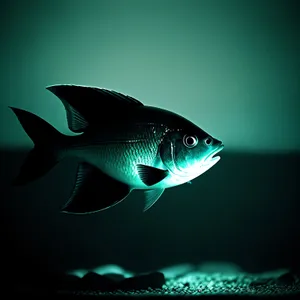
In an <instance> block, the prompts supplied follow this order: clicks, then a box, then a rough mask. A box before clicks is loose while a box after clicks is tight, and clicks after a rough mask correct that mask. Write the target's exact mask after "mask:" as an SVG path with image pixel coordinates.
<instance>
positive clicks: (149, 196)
mask: <svg viewBox="0 0 300 300" xmlns="http://www.w3.org/2000/svg"><path fill="white" fill-rule="evenodd" d="M164 191H165V189H153V190H147V191H146V192H145V196H146V201H145V207H144V212H145V211H146V210H148V209H149V208H150V207H151V206H152V205H153V204H154V203H155V202H156V201H157V200H158V199H159V198H160V196H161V195H162V194H163V192H164Z"/></svg>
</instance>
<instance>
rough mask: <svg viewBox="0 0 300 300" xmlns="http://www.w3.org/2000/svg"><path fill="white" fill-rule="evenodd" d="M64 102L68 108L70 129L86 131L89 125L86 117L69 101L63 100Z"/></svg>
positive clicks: (77, 131)
mask: <svg viewBox="0 0 300 300" xmlns="http://www.w3.org/2000/svg"><path fill="white" fill-rule="evenodd" d="M62 103H63V105H64V107H65V109H66V113H67V121H68V127H69V129H70V130H71V131H73V132H76V133H79V132H83V131H85V129H86V128H87V127H88V126H89V123H88V122H87V121H86V120H85V118H84V117H83V116H82V115H81V114H80V113H79V112H78V111H77V110H76V109H75V108H74V107H73V106H71V105H70V104H69V103H68V102H66V101H64V100H62Z"/></svg>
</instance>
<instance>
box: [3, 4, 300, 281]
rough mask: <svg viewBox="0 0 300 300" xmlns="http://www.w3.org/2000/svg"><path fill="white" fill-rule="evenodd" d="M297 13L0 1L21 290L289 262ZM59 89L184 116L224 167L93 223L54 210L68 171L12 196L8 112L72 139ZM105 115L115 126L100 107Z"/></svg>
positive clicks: (7, 220) (295, 171) (23, 147)
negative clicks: (213, 142)
mask: <svg viewBox="0 0 300 300" xmlns="http://www.w3.org/2000/svg"><path fill="white" fill-rule="evenodd" d="M298 3H299V1H286V0H282V1H253V0H252V1H242V0H239V1H238V0H236V1H231V0H230V1H229V0H228V1H225V0H224V1H223V0H220V1H216V0H209V1H202V0H198V1H191V0H190V1H184V0H182V1H178V0H169V1H163V0H151V1H142V0H136V1H133V0H128V1H125V0H118V1H116V0H108V1H100V0H99V1H88V0H85V1H75V0H73V1H71V0H70V1H66V0H60V1H57V0H53V1H21V0H17V1H12V2H10V1H2V2H1V6H2V9H1V10H0V14H1V15H0V22H1V24H0V25H1V26H0V32H1V47H0V59H1V61H0V63H1V68H0V72H1V80H0V97H1V101H0V103H1V109H0V113H1V115H0V122H1V123H0V129H1V134H0V143H1V149H2V150H1V161H0V166H1V168H0V171H1V205H2V206H1V213H2V217H1V221H2V222H3V225H2V227H1V228H2V240H1V248H2V252H3V253H2V254H1V259H2V260H1V266H2V267H3V269H2V272H3V273H5V270H6V271H9V272H15V273H18V274H19V275H20V274H21V275H20V276H19V275H18V276H16V277H17V278H19V279H20V280H21V281H22V279H21V278H22V275H24V274H26V277H27V276H28V273H30V272H38V271H40V270H44V271H45V270H46V271H53V270H60V271H66V270H70V269H76V268H94V267H97V266H99V265H103V264H111V263H112V264H117V265H119V266H122V267H124V268H127V269H129V270H132V271H137V272H142V271H148V270H153V269H158V268H161V267H165V266H170V265H174V264H178V263H185V262H187V263H191V264H201V263H205V262H209V261H217V262H222V261H225V262H230V263H234V264H236V265H237V266H239V267H240V268H242V269H244V270H246V271H250V272H262V271H268V270H273V269H276V268H289V267H296V266H299V265H300V260H299V253H300V246H299V240H300V222H299V212H300V202H299V188H298V185H299V167H300V156H299V150H300V139H299V129H300V118H299V108H300V104H299V95H300V90H299V78H300V77H299V75H300V58H299V53H300V42H299V4H298ZM59 83H72V84H83V85H92V86H98V87H104V88H108V89H114V90H117V91H119V92H122V93H126V94H129V95H131V96H133V97H136V98H137V99H139V100H141V101H142V102H144V103H145V104H148V105H154V106H160V107H163V108H167V109H170V110H172V111H175V112H177V113H180V114H182V115H184V116H185V117H187V118H189V119H191V120H192V121H194V122H195V123H197V124H198V125H199V126H201V127H203V129H205V130H207V131H208V132H209V133H211V134H212V135H214V136H215V137H216V138H218V139H220V140H222V141H223V142H224V144H225V149H224V151H222V152H221V157H222V159H221V161H220V162H219V163H218V164H217V165H216V166H214V167H213V168H212V169H211V170H209V171H208V172H207V173H205V174H203V175H202V176H200V177H199V178H197V179H196V180H194V181H193V184H192V185H183V186H180V187H176V188H173V189H169V190H167V191H166V192H165V193H164V195H163V196H162V197H161V199H160V200H159V201H158V202H157V203H156V204H155V206H154V207H153V208H151V209H150V210H149V211H148V212H147V213H142V209H143V205H144V203H143V201H144V197H143V195H142V194H141V193H138V192H137V193H133V195H132V196H130V197H129V198H128V199H127V200H126V201H124V202H122V203H121V204H119V205H117V206H116V207H114V208H112V209H109V210H107V211H104V212H102V213H99V214H94V215H90V216H72V215H65V214H61V213H60V212H59V210H60V207H61V206H62V205H63V204H64V203H65V202H66V201H67V199H68V197H69V195H70V192H71V190H72V185H73V182H74V179H75V172H76V166H77V165H76V162H74V161H72V160H68V159H66V160H65V161H63V162H61V164H59V165H58V166H57V167H55V168H54V169H53V170H51V172H49V174H47V175H46V176H45V177H43V178H41V179H39V180H37V181H36V182H33V183H31V184H28V185H27V186H24V187H12V186H11V181H12V180H13V178H14V177H15V176H16V175H17V173H18V171H19V168H20V166H21V165H22V163H23V161H24V159H25V157H26V155H27V152H28V150H29V148H30V147H31V145H32V144H31V141H30V139H29V138H28V137H27V135H26V134H25V133H24V131H23V129H22V128H21V126H20V124H19V123H18V121H17V119H16V117H15V116H14V115H13V113H12V112H11V111H10V110H9V109H8V108H7V106H8V105H11V106H16V107H20V108H23V109H28V110H30V111H32V112H34V113H36V114H38V115H40V116H41V117H43V118H45V119H46V120H47V121H49V122H50V123H51V124H53V125H54V126H55V127H56V128H58V129H59V130H61V131H62V132H64V133H69V130H68V129H67V123H66V120H65V112H64V109H63V106H62V105H61V103H60V102H59V100H58V99H56V97H55V96H53V95H52V94H51V93H49V92H48V91H46V90H45V87H46V86H47V85H52V84H59ZM107 117H108V122H113V121H114V119H113V112H110V111H105V110H103V111H99V118H107ZM36 274H38V273H36ZM14 278H15V277H14ZM14 280H15V279H14Z"/></svg>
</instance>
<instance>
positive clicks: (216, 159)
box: [204, 144, 224, 164]
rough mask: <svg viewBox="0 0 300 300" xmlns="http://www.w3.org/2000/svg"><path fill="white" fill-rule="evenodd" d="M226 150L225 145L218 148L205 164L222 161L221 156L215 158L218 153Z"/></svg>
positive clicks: (206, 159)
mask: <svg viewBox="0 0 300 300" xmlns="http://www.w3.org/2000/svg"><path fill="white" fill-rule="evenodd" d="M223 148H224V145H223V144H221V145H220V146H219V147H218V148H216V149H215V150H213V151H212V152H211V153H210V154H209V155H208V156H207V157H206V158H205V160H204V164H207V163H212V162H215V161H218V160H220V159H221V157H220V156H215V155H216V154H217V153H219V152H220V151H222V150H223Z"/></svg>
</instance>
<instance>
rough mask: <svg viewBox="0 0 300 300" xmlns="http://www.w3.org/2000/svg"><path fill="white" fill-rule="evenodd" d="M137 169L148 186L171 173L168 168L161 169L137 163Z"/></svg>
mask: <svg viewBox="0 0 300 300" xmlns="http://www.w3.org/2000/svg"><path fill="white" fill-rule="evenodd" d="M137 171H138V174H139V176H140V179H141V180H142V181H143V182H144V183H145V184H146V185H148V186H151V185H154V184H156V183H158V182H160V181H162V180H164V179H165V178H166V177H167V176H168V174H169V171H168V170H161V169H157V168H154V167H150V166H146V165H141V164H138V165H137Z"/></svg>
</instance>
